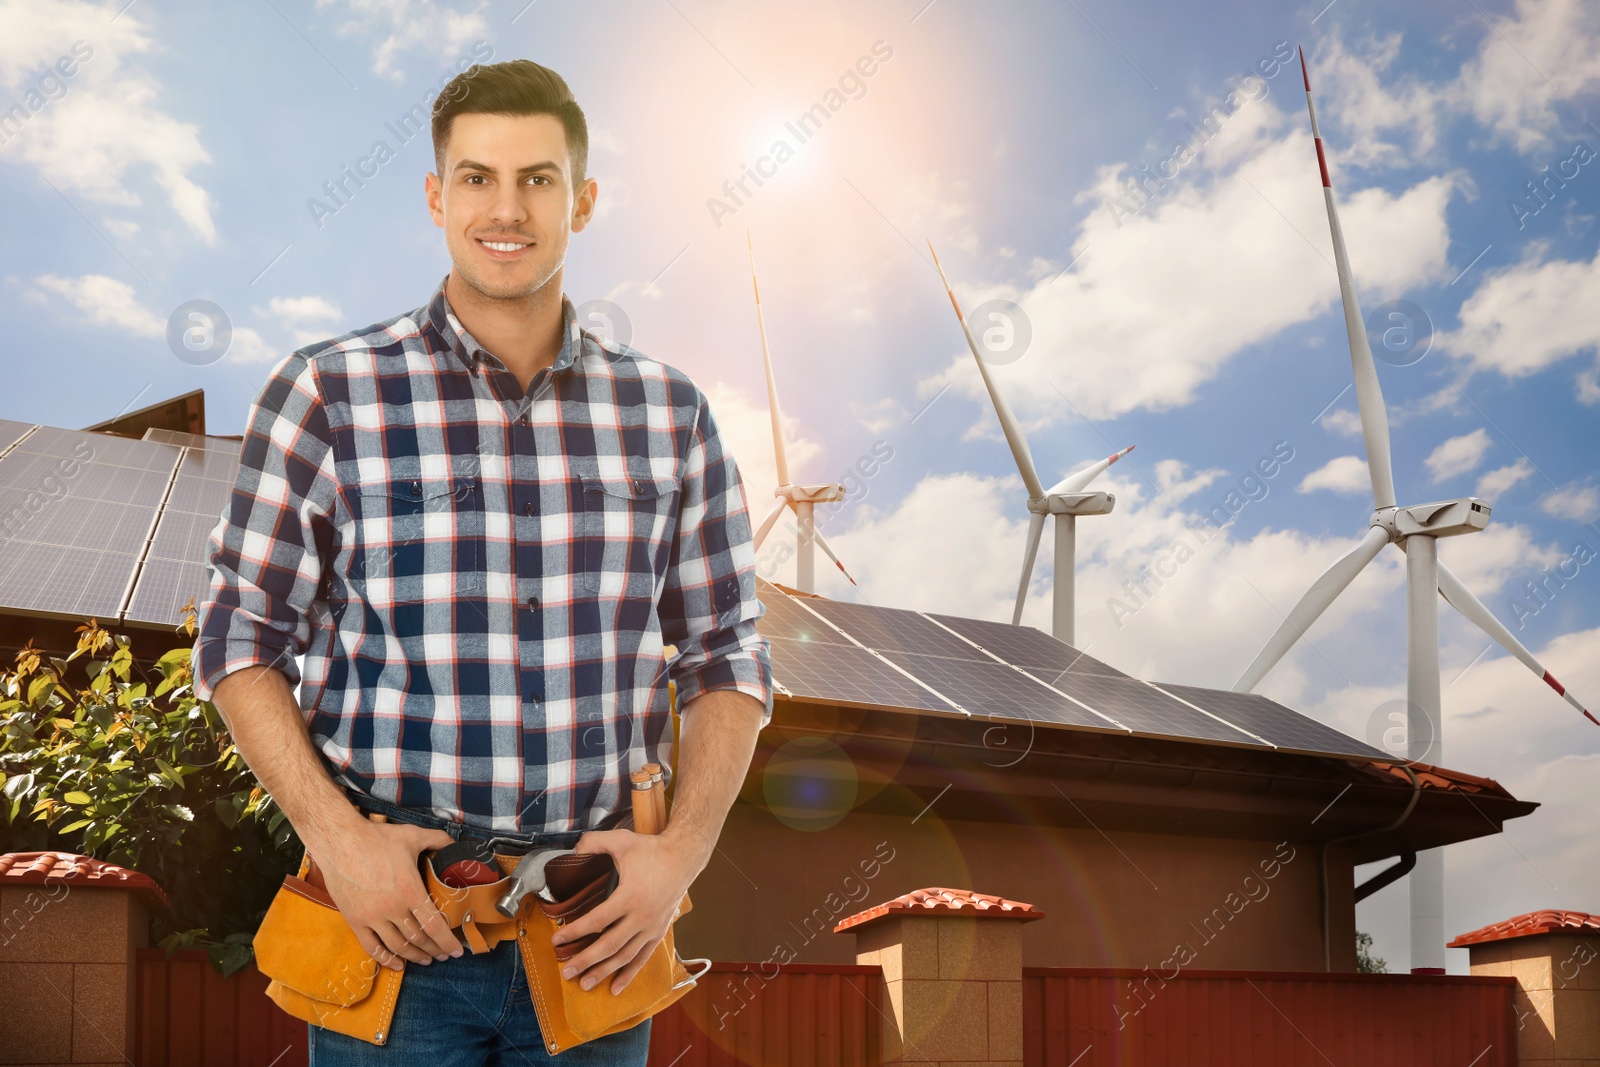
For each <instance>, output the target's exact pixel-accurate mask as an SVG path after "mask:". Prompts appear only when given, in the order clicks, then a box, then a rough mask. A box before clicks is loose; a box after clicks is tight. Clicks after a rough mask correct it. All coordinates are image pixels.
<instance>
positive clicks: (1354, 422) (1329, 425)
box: [1322, 408, 1394, 437]
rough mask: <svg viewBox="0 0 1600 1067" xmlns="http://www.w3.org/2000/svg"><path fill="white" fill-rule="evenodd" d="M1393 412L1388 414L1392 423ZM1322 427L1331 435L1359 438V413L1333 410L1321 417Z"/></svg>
mask: <svg viewBox="0 0 1600 1067" xmlns="http://www.w3.org/2000/svg"><path fill="white" fill-rule="evenodd" d="M1393 414H1394V413H1393V412H1390V416H1391V418H1390V421H1391V423H1392V422H1393ZM1322 426H1323V428H1324V429H1326V430H1331V431H1332V432H1333V433H1337V434H1343V435H1344V436H1346V437H1360V436H1361V413H1360V412H1359V411H1356V410H1354V409H1353V408H1334V409H1333V410H1332V411H1330V412H1328V413H1327V414H1326V415H1324V416H1322Z"/></svg>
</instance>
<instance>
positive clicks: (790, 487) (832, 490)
mask: <svg viewBox="0 0 1600 1067" xmlns="http://www.w3.org/2000/svg"><path fill="white" fill-rule="evenodd" d="M745 245H746V247H747V248H748V249H749V252H750V285H751V287H752V288H753V289H754V290H755V294H756V325H757V326H758V327H759V329H760V331H761V362H762V365H763V366H765V368H766V372H767V408H768V410H769V411H770V412H771V415H772V451H773V455H774V456H775V458H776V460H777V465H778V488H777V489H775V490H773V495H774V496H776V497H777V498H778V499H777V501H776V502H775V503H774V504H773V505H772V510H770V511H768V512H767V517H766V518H765V519H763V520H762V521H761V525H760V526H759V527H758V528H757V529H756V538H755V542H756V548H757V549H760V547H761V543H762V542H763V541H765V540H766V539H767V534H768V533H770V532H771V531H772V526H773V524H774V523H775V522H777V521H778V516H779V515H782V514H783V509H784V508H789V509H790V510H792V511H793V512H794V520H795V527H796V535H795V588H797V589H799V590H800V591H801V592H802V593H814V592H816V584H817V575H816V556H815V554H814V553H813V552H812V546H813V545H815V546H817V547H819V548H821V549H822V551H824V552H826V553H827V554H828V558H829V559H831V560H833V565H834V566H835V567H838V568H839V573H841V574H843V575H844V576H845V577H846V578H847V579H849V581H850V584H851V585H855V584H856V580H855V579H854V578H851V577H850V572H849V571H847V570H845V569H844V564H843V563H840V562H839V557H838V556H836V555H834V553H833V549H832V548H829V547H828V542H827V541H826V540H825V539H824V538H823V536H822V532H821V531H820V530H818V529H817V526H816V522H815V521H814V518H815V507H816V505H818V504H825V503H830V502H832V501H835V500H843V499H844V498H845V489H844V486H842V485H840V484H838V483H837V482H833V483H828V484H825V485H794V484H791V483H790V481H789V457H788V454H787V453H786V452H785V451H784V447H783V412H782V410H781V409H780V408H779V406H778V383H777V381H776V379H774V378H773V376H772V354H771V352H769V351H768V350H767V323H766V319H765V318H764V317H763V315H762V314H761V283H760V282H758V281H756V250H755V244H754V242H752V241H751V239H750V231H749V230H746V231H745Z"/></svg>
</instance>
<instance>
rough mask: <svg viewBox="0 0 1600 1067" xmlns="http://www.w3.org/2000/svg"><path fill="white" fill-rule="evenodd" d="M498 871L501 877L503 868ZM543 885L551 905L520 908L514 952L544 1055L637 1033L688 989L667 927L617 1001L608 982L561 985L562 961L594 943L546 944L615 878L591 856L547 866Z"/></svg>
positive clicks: (690, 983)
mask: <svg viewBox="0 0 1600 1067" xmlns="http://www.w3.org/2000/svg"><path fill="white" fill-rule="evenodd" d="M506 869H507V871H508V873H509V871H510V869H511V866H507V868H506ZM546 877H547V878H548V881H549V885H550V890H551V894H552V895H553V896H555V897H556V902H555V903H550V902H548V901H544V900H538V899H536V898H534V897H532V896H530V897H529V898H528V899H527V900H525V901H524V902H523V908H522V911H521V913H520V914H519V915H518V930H517V943H518V945H519V947H520V948H521V949H522V965H523V968H524V969H525V970H526V971H527V975H528V989H529V990H530V991H531V993H532V995H533V1006H534V1010H535V1011H536V1012H537V1013H538V1016H539V1029H540V1031H541V1032H542V1033H543V1034H544V1042H545V1048H546V1049H547V1050H548V1051H550V1052H552V1053H557V1052H565V1051H566V1050H567V1049H569V1048H572V1047H574V1046H575V1045H581V1044H583V1043H584V1042H586V1041H592V1040H594V1039H595V1038H597V1037H604V1036H605V1035H606V1034H612V1033H617V1032H618V1031H621V1030H627V1029H630V1028H632V1027H634V1026H637V1025H638V1024H639V1023H641V1022H643V1021H644V1020H645V1019H648V1018H649V1017H650V1016H652V1015H654V1014H656V1013H657V1012H659V1011H661V1010H662V1009H664V1008H666V1007H668V1006H669V1005H671V1004H673V1003H674V1002H675V1001H677V1000H678V999H679V998H681V997H683V996H684V995H685V994H687V993H688V992H689V990H690V989H693V988H694V983H695V979H696V978H697V977H699V975H698V974H694V975H691V974H690V972H689V971H688V969H687V968H685V967H684V965H683V962H682V961H680V960H679V959H678V954H677V951H676V948H675V946H674V943H673V936H672V934H673V931H672V928H671V927H668V928H667V936H666V937H665V938H663V939H662V941H661V943H660V944H659V945H657V946H656V947H655V950H654V951H653V952H651V953H650V958H649V959H648V960H647V961H646V963H645V965H644V967H642V968H641V969H640V971H639V973H638V974H637V975H635V976H634V979H633V981H632V982H630V983H628V987H627V988H626V989H624V990H623V991H622V992H621V993H620V994H616V995H613V994H612V992H611V981H612V979H611V978H607V979H606V980H604V981H602V982H599V983H597V984H596V985H595V987H594V988H593V989H589V990H585V989H584V988H583V987H582V986H581V985H579V984H578V979H576V978H571V979H564V978H562V977H561V968H562V967H563V966H564V965H565V963H566V961H567V960H569V959H571V958H572V957H573V956H575V955H577V954H578V953H579V952H581V951H582V950H583V949H584V948H586V947H587V946H588V945H589V944H591V943H593V940H594V939H593V938H583V939H581V940H579V941H574V942H569V943H567V944H564V945H561V946H556V945H552V944H551V943H550V938H551V936H552V935H554V933H555V931H556V929H557V928H558V927H560V926H562V925H564V924H565V923H568V922H572V921H574V920H576V919H577V918H578V917H580V916H581V915H583V914H585V913H587V912H588V911H589V910H590V909H591V908H593V907H594V906H595V905H597V904H599V903H600V902H601V901H603V900H604V899H605V898H606V897H607V896H609V895H610V893H611V890H612V888H614V886H615V882H616V873H615V867H614V865H613V863H612V860H611V857H610V856H608V855H606V854H604V853H595V854H584V855H573V856H564V857H561V858H559V859H556V860H552V861H551V863H550V864H549V866H548V867H547V868H546ZM685 901H687V898H685ZM679 914H682V912H681V911H680V912H679ZM700 973H704V971H701V972H700ZM613 977H614V976H613Z"/></svg>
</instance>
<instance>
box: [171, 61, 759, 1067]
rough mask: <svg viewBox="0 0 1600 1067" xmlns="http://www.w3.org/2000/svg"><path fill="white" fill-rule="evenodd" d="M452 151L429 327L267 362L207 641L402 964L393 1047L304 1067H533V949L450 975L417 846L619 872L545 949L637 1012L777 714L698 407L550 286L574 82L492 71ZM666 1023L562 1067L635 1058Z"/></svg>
mask: <svg viewBox="0 0 1600 1067" xmlns="http://www.w3.org/2000/svg"><path fill="white" fill-rule="evenodd" d="M433 141H434V155H435V164H436V166H437V173H436V174H430V175H428V176H427V182H426V192H427V203H428V210H429V213H430V214H431V215H432V217H433V221H434V223H435V224H436V225H437V226H439V227H441V228H442V229H443V230H444V232H445V244H446V246H447V248H448V250H449V253H450V259H451V270H450V273H449V274H448V275H447V276H446V278H445V279H444V281H443V282H442V283H441V284H440V286H439V288H438V290H437V291H436V292H435V293H434V295H433V297H432V299H431V300H430V301H429V302H428V303H427V304H425V305H423V306H422V307H420V308H418V309H417V310H415V311H412V312H410V313H408V314H405V315H401V316H397V317H396V318H393V319H389V320H387V321H384V322H381V323H378V324H376V325H374V326H370V327H367V328H365V329H362V330H358V331H355V332H354V333H350V334H346V335H344V336H343V337H339V338H335V339H333V340H330V341H326V342H323V343H321V344H316V345H311V346H309V347H307V348H303V349H301V350H299V351H298V352H295V353H293V354H292V355H290V356H288V357H287V358H285V359H284V360H283V361H282V362H280V363H279V364H278V365H277V366H276V367H275V368H274V369H273V371H272V373H271V375H270V377H269V379H268V381H267V384H266V386H265V387H264V388H263V389H262V391H261V394H260V396H259V398H258V399H257V401H256V403H255V405H254V406H253V407H252V409H251V412H250V416H249V427H248V432H247V434H246V436H245V442H244V448H243V451H242V454H241V463H240V470H239V478H238V483H237V485H236V487H235V489H234V492H233V496H232V499H231V502H230V504H229V507H228V510H227V512H226V514H225V515H224V516H223V517H222V520H221V522H219V524H218V525H217V527H216V529H215V530H214V531H213V532H212V535H211V543H210V568H211V570H210V574H211V586H210V594H209V596H208V599H207V603H206V604H205V605H203V609H202V611H201V617H200V631H199V637H198V639H197V641H196V644H195V650H194V667H195V692H196V694H197V695H198V696H200V697H201V698H203V699H204V698H212V699H214V701H215V703H216V705H217V707H218V708H219V709H220V710H221V712H222V714H223V716H224V718H225V720H226V722H227V724H228V728H229V731H230V733H231V735H232V737H233V739H234V740H235V742H236V743H237V744H238V746H239V750H240V752H241V753H242V754H243V755H244V757H245V758H246V759H247V760H248V761H249V763H250V766H251V768H252V770H253V771H254V772H255V774H256V776H257V777H258V778H259V779H260V780H261V783H262V784H263V786H264V787H265V788H266V789H267V790H268V791H269V792H270V793H271V794H272V796H273V797H274V798H275V800H276V801H277V803H278V804H279V805H280V806H281V807H282V809H283V811H284V813H285V814H286V815H287V816H288V818H289V821H290V823H291V824H292V825H293V826H294V828H295V830H296V831H297V832H298V833H299V835H300V838H301V840H302V841H303V842H304V843H305V845H306V848H307V851H308V852H309V853H310V854H311V856H312V857H313V858H314V859H315V860H316V862H317V864H318V866H319V867H320V868H321V869H322V870H323V871H324V872H325V876H326V880H327V887H328V892H329V894H330V895H331V896H332V898H333V901H334V902H335V903H336V904H337V905H338V908H339V910H340V912H341V913H342V915H343V916H344V918H345V919H346V921H348V923H349V924H350V926H351V928H352V929H353V930H354V931H355V934H356V936H357V938H358V939H359V940H360V942H361V944H362V946H363V947H364V948H365V949H366V950H367V951H368V952H369V953H370V954H371V955H372V957H373V958H374V959H375V960H377V961H378V962H379V963H381V964H383V965H386V966H390V967H395V968H402V967H404V963H403V962H402V961H410V962H411V963H412V964H415V965H417V966H413V967H411V968H408V969H407V973H406V976H405V980H404V981H403V982H402V983H401V987H400V995H399V998H398V1000H397V1003H396V1005H395V1015H394V1019H393V1022H392V1025H391V1029H390V1033H389V1035H388V1039H387V1041H386V1043H385V1044H384V1045H383V1046H381V1047H380V1046H376V1045H369V1044H365V1043H363V1042H359V1041H356V1040H354V1039H351V1038H347V1037H344V1036H342V1035H338V1034H334V1033H332V1032H329V1031H325V1030H322V1029H320V1028H318V1027H316V1026H312V1027H311V1046H312V1050H313V1051H312V1056H313V1061H314V1062H316V1063H319V1064H321V1063H352V1062H362V1063H365V1062H369V1057H378V1058H380V1059H382V1060H384V1061H386V1062H395V1063H401V1062H407V1063H411V1062H416V1063H424V1062H425V1063H428V1064H429V1065H430V1067H444V1065H446V1064H456V1063H483V1062H499V1061H500V1059H502V1058H506V1057H509V1056H510V1055H511V1054H512V1053H513V1051H515V1052H516V1053H517V1054H519V1058H518V1060H517V1062H532V1063H544V1062H546V1060H545V1059H543V1058H541V1057H543V1056H544V1055H545V1044H544V1042H543V1041H542V1040H541V1039H540V1035H539V1030H538V1023H537V1020H536V1018H535V1015H534V1008H533V1005H532V1003H531V997H530V995H529V992H528V987H527V985H526V979H525V976H524V974H523V969H522V964H521V961H520V957H519V956H518V951H519V950H518V947H517V943H516V940H515V939H514V938H513V939H507V940H504V941H502V942H500V943H499V944H498V945H497V946H495V947H494V948H493V949H492V950H490V951H488V952H484V953H470V952H468V953H465V954H464V953H463V951H462V948H463V946H462V944H461V942H460V941H459V940H458V939H457V938H456V937H455V936H454V935H453V934H452V932H451V930H450V929H449V928H448V926H447V924H446V922H445V919H444V917H443V916H442V915H441V914H440V913H439V911H438V910H437V909H436V908H435V907H434V906H433V904H432V902H431V900H430V898H429V896H428V894H427V891H426V889H425V888H424V885H423V882H422V880H421V878H420V877H419V873H418V856H419V854H421V853H422V852H424V851H425V850H430V849H437V848H440V847H442V846H444V845H447V844H449V843H450V842H451V841H452V840H453V839H455V838H459V837H465V838H468V839H475V840H491V839H492V843H493V844H494V846H495V851H496V852H505V851H508V850H509V851H512V852H515V851H524V850H526V849H528V848H531V847H534V846H536V845H537V846H541V847H542V846H548V845H556V846H558V847H575V848H576V849H577V850H578V851H580V852H606V853H609V854H610V855H611V856H612V857H613V858H614V859H615V862H616V865H617V869H618V873H619V882H618V885H617V888H616V890H615V891H614V893H613V894H612V896H611V897H610V898H609V899H608V900H607V901H606V902H605V903H603V904H602V905H601V906H599V907H597V908H595V909H594V910H593V911H592V912H590V913H589V914H588V915H586V916H584V917H583V918H582V919H580V920H578V921H575V922H573V923H570V924H568V925H567V926H566V927H564V928H563V929H561V930H560V931H558V932H557V934H556V935H555V936H556V938H557V939H558V940H569V941H570V940H577V939H579V938H581V937H584V936H586V935H588V934H593V933H600V934H601V936H600V937H599V939H598V940H597V941H596V942H595V943H594V944H593V945H592V946H590V947H588V948H587V949H585V950H584V951H583V952H581V953H579V954H578V955H577V956H575V957H574V958H573V959H572V961H571V963H570V964H569V966H568V967H567V968H566V970H565V972H564V976H565V977H568V978H569V979H570V980H573V981H579V982H581V983H583V986H584V988H586V989H588V988H593V987H594V986H595V985H596V984H597V983H599V982H604V981H609V982H610V983H611V988H612V989H613V991H617V990H620V989H621V988H623V987H624V986H626V984H627V983H628V982H629V981H630V980H631V979H632V978H633V976H634V975H635V974H636V973H637V971H638V969H639V968H640V967H641V966H643V964H644V962H645V960H646V959H647V958H648V956H649V954H650V952H651V950H652V949H653V948H654V947H655V946H656V945H657V944H658V943H659V942H660V941H661V939H662V938H663V937H664V936H665V934H666V932H667V929H668V927H669V925H670V923H671V921H672V918H673V915H674V911H675V908H676V906H677V905H678V903H679V901H680V900H681V898H682V896H683V894H684V892H685V891H686V890H687V889H688V887H689V885H690V883H691V882H692V881H693V880H694V878H695V876H696V875H697V874H698V873H699V872H700V870H701V869H702V868H703V867H704V866H705V864H706V862H707V860H708V859H709V857H710V854H711V851H712V849H713V847H714V844H715V841H716V839H717V836H718V834H719V833H720V830H721V827H722V823H723V820H724V818H725V817H726V814H727V811H728V808H729V807H730V805H731V804H732V802H733V798H734V796H735V795H736V793H737V791H738V789H739V786H740V783H741V782H742V781H743V778H744V774H745V771H746V769H747V768H748V766H749V761H750V757H751V754H752V752H753V749H754V744H755V737H756V733H757V731H758V730H759V729H760V728H761V727H762V726H763V725H765V724H766V722H767V721H768V719H769V717H770V715H771V700H772V695H771V668H770V664H769V662H768V659H767V644H766V642H765V640H764V639H763V638H761V637H760V636H759V635H758V634H757V633H756V629H755V623H756V620H757V618H758V617H759V615H760V614H761V607H760V605H759V603H758V602H757V600H756V599H755V576H754V550H753V547H752V544H751V536H750V524H749V519H748V516H747V514H746V508H745V500H744V493H743V489H742V486H741V483H740V479H739V474H738V470H737V467H736V466H735V463H734V460H733V458H732V456H731V455H729V453H728V452H727V451H726V450H725V445H724V442H723V440H722V438H721V437H720V436H719V434H718V432H717V427H716V423H715V422H714V421H713V419H712V417H711V411H710V408H709V407H708V405H707V402H706V398H705V396H704V394H702V393H701V392H700V390H698V389H697V388H696V387H695V386H694V384H693V383H692V382H691V381H689V379H688V378H687V377H686V376H684V375H683V374H682V373H681V372H679V371H677V370H674V369H672V368H670V367H668V366H665V365H664V364H661V363H657V362H655V361H653V360H650V359H648V358H646V357H645V356H643V355H642V354H640V353H639V352H637V351H635V350H633V349H632V348H630V347H628V346H626V345H623V344H616V343H607V342H602V341H600V340H598V339H596V338H595V337H594V336H592V335H590V334H588V333H586V332H583V331H581V330H580V329H579V326H578V323H577V318H576V315H575V313H574V309H573V306H572V303H571V301H570V300H568V299H567V298H566V297H565V296H564V295H563V293H562V288H561V277H562V264H563V261H564V259H565V256H566V252H567V244H568V241H569V239H570V237H571V234H572V233H575V232H577V231H581V230H582V229H584V227H585V226H587V225H588V223H589V221H590V219H591V218H592V217H593V213H594V206H595V198H596V196H597V194H598V189H597V187H596V184H595V182H594V180H593V179H592V178H588V177H586V176H585V172H586V162H587V154H588V131H587V127H586V124H585V120H584V117H583V112H582V111H581V110H580V109H579V107H578V105H577V103H576V102H575V101H574V100H573V97H572V93H571V91H570V90H569V89H568V87H567V85H566V82H565V81H563V80H562V78H561V77H560V76H559V75H557V74H556V73H554V72H553V71H550V70H548V69H546V68H544V67H541V66H539V65H537V64H535V63H532V62H530V61H527V60H517V61H514V62H509V63H496V64H493V65H489V66H475V67H473V68H471V69H470V70H468V71H466V72H465V73H464V74H462V75H461V76H460V77H459V78H457V79H455V80H454V81H453V82H451V83H450V85H449V86H447V87H446V88H445V90H444V91H443V92H442V93H441V94H440V97H439V100H438V102H437V103H436V104H435V106H434V111H433ZM669 645H670V646H675V647H676V650H677V651H676V654H675V656H674V657H673V658H671V659H670V660H664V659H663V649H664V646H669ZM296 655H303V657H304V663H305V677H304V681H303V683H302V684H301V687H300V694H299V700H298V702H297V701H296V698H295V696H294V693H293V691H292V689H291V686H292V685H293V684H295V683H296V682H297V681H300V678H299V673H300V672H299V670H298V669H297V667H296V664H295V660H294V658H293V657H294V656H296ZM669 680H671V681H673V682H674V683H675V684H676V690H677V696H678V702H679V706H680V709H681V731H680V732H681V745H680V750H679V752H678V760H677V768H678V771H677V786H676V791H675V795H674V804H673V809H672V812H671V817H670V819H669V821H668V823H667V826H666V830H665V832H663V833H661V834H659V835H657V836H644V835H639V834H635V833H633V832H632V831H631V830H629V829H625V828H624V829H617V828H615V827H616V826H617V824H618V822H619V821H621V820H622V819H623V818H624V816H625V815H626V814H627V812H628V808H629V795H630V794H629V790H628V777H629V773H630V771H632V770H636V769H638V768H639V766H640V765H642V764H643V763H646V762H656V763H660V764H661V765H662V766H664V767H670V766H671V765H672V760H671V756H672V744H673V742H672V727H671V721H670V714H669V710H668V700H669V696H668V691H667V682H668V681H669ZM372 812H377V813H380V814H383V815H386V816H388V821H387V822H377V821H369V819H367V818H366V817H365V816H364V813H372ZM602 931H603V933H602ZM648 1031H649V1025H648V1023H645V1024H641V1025H639V1026H636V1027H634V1028H632V1029H631V1030H628V1031H625V1032H622V1033H620V1034H615V1035H612V1036H610V1037H606V1038H601V1039H599V1040H596V1041H594V1042H591V1043H589V1044H586V1045H581V1046H579V1047H578V1048H577V1049H574V1050H572V1051H571V1052H569V1053H567V1054H565V1055H563V1057H562V1059H561V1062H562V1063H563V1064H583V1063H590V1062H593V1063H606V1064H643V1063H644V1060H645V1054H646V1045H647V1042H648ZM424 1057H426V1059H424ZM586 1057H592V1058H586Z"/></svg>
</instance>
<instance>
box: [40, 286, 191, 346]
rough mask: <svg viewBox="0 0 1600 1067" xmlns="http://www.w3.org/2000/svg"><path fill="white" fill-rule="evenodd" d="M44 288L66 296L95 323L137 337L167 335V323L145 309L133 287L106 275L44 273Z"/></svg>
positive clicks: (60, 295) (42, 287)
mask: <svg viewBox="0 0 1600 1067" xmlns="http://www.w3.org/2000/svg"><path fill="white" fill-rule="evenodd" d="M38 284H39V287H40V288H41V289H44V290H46V291H48V292H51V293H54V294H55V295H57V296H59V297H64V298H65V299H66V300H68V301H70V302H71V303H72V305H73V306H74V307H76V308H77V309H78V310H79V311H81V312H82V313H83V314H84V315H85V316H87V318H88V320H89V321H90V322H92V323H94V324H95V325H96V326H109V327H112V328H114V329H118V330H122V331H125V332H127V333H130V334H132V335H134V336H135V337H164V336H165V335H166V332H167V323H166V320H165V319H162V318H161V317H160V316H159V315H155V314H153V313H151V312H150V311H148V310H146V308H145V307H144V305H142V304H140V303H139V301H138V300H137V299H136V298H135V297H134V295H133V286H131V285H129V284H128V283H127V282H123V281H118V280H117V279H115V278H108V277H106V276H105V275H104V274H85V275H83V276H82V277H79V278H61V277H57V276H56V275H54V274H45V275H42V276H41V277H40V278H39V279H38Z"/></svg>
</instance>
